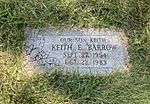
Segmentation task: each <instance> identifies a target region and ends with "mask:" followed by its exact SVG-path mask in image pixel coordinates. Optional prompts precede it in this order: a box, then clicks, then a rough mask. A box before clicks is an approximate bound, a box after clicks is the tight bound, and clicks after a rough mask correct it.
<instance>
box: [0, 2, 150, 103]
mask: <svg viewBox="0 0 150 104" xmlns="http://www.w3.org/2000/svg"><path fill="white" fill-rule="evenodd" d="M149 21H150V1H149V0H140V1H135V0H117V1H115V0H103V1H100V0H0V103H2V104H149V103H150V99H149V98H150V82H149V80H150V22H149ZM50 27H55V28H57V29H58V30H61V31H63V30H64V29H80V30H83V29H94V30H101V29H109V30H115V31H118V30H121V31H123V33H124V35H125V37H126V38H127V40H128V41H127V44H125V45H127V54H128V60H127V62H128V64H127V65H126V64H125V69H127V70H125V71H123V72H122V71H121V72H120V71H117V72H116V71H112V72H110V73H109V74H107V75H105V74H100V73H97V74H95V73H87V74H81V73H77V72H66V73H64V72H63V70H62V69H61V68H60V67H54V70H53V71H51V72H48V71H47V72H46V73H38V72H37V71H36V69H35V68H34V66H32V65H31V67H30V68H29V70H28V71H27V70H26V69H28V68H27V67H25V65H24V62H26V60H25V58H26V56H25V54H24V50H25V46H24V43H25V40H26V38H25V32H26V29H27V28H32V29H43V28H50ZM71 34H72V33H71ZM55 38H56V39H55ZM59 38H60V37H57V36H56V37H53V38H52V37H51V38H50V39H49V37H48V38H46V39H47V41H48V40H50V41H53V42H52V43H51V44H49V43H48V44H49V45H47V46H49V47H50V46H53V48H51V49H53V51H55V52H53V54H52V53H51V55H53V56H55V58H58V59H59V60H60V62H57V61H56V60H52V59H51V58H50V59H49V60H50V62H51V61H53V62H55V63H58V64H61V65H68V64H69V65H70V63H69V62H71V61H66V62H68V64H64V63H63V62H65V61H64V60H66V59H67V58H66V57H64V58H62V56H61V54H62V53H63V52H66V50H63V51H62V49H67V48H65V47H64V44H63V45H62V44H61V45H60V44H57V45H56V43H58V40H59ZM67 38H69V39H72V40H74V39H75V38H80V39H85V40H86V42H87V43H88V45H87V46H88V47H87V46H86V45H84V42H83V43H81V45H80V43H77V42H73V47H75V48H74V50H75V52H79V53H80V52H81V53H82V52H84V51H82V49H83V48H84V49H89V50H90V51H87V50H86V52H88V53H90V55H89V54H88V55H87V56H88V57H84V58H83V57H81V56H80V54H77V56H78V57H80V58H78V59H80V61H82V60H83V59H84V60H85V59H86V60H88V61H91V62H96V64H95V63H93V64H95V66H96V67H101V65H103V64H105V63H103V62H102V61H93V60H97V59H99V58H95V56H92V55H93V54H94V52H99V50H102V48H100V44H99V43H105V42H106V41H103V42H101V41H100V40H99V43H98V42H96V40H95V43H90V42H93V40H91V41H89V40H90V39H91V38H89V37H88V36H85V37H84V38H83V37H81V36H75V38H71V37H67ZM106 38H107V37H103V40H105V39H106ZM29 39H31V40H32V39H33V38H29ZM95 39H97V38H95ZM101 39H102V37H101ZM107 39H108V38H107ZM108 40H109V41H110V43H111V44H112V43H113V42H114V41H116V40H115V39H114V40H113V37H112V40H111V39H110V38H109V39H108ZM48 42H49V41H48ZM120 42H121V43H122V41H120ZM54 43H55V44H54ZM110 43H109V44H110ZM125 43H126V42H125ZM37 44H38V43H37ZM90 44H91V46H90ZM93 44H94V46H93ZM38 45H40V44H38ZM65 45H66V44H65ZM105 45H106V43H105ZM113 45H114V44H113ZM117 45H120V43H119V44H117ZM29 46H30V44H29ZM96 46H97V47H96ZM103 46H104V45H103ZM39 47H40V46H39ZM66 47H67V46H66ZM108 48H109V47H107V48H104V47H103V50H104V49H108ZM40 49H41V48H40ZM43 49H44V50H45V49H47V47H44V48H42V50H43ZM70 49H73V48H70ZM98 49H99V50H98ZM119 49H120V48H119ZM119 49H118V47H117V48H116V50H118V52H117V55H118V56H117V55H116V54H114V56H112V53H113V52H114V51H113V50H112V52H110V53H108V56H110V57H112V58H114V60H113V59H111V60H113V65H114V64H115V63H117V62H118V61H116V62H115V58H118V57H120V56H121V53H120V54H119V52H121V51H119ZM58 50H59V51H61V52H62V53H61V52H60V53H59V52H57V51H58ZM120 50H121V49H120ZM46 52H47V50H46ZM50 52H51V51H50ZM50 52H48V54H49V53H50ZM67 52H68V51H67ZM69 52H72V50H69ZM73 52H74V51H73ZM102 52H104V53H107V51H105V50H104V51H102ZM104 53H101V54H98V55H99V56H97V57H100V56H104ZM57 54H58V55H57ZM33 55H34V54H33ZM115 55H116V56H115ZM39 57H40V56H39ZM122 57H123V56H122ZM33 58H34V57H33ZM105 58H107V55H106V57H104V58H102V59H103V61H104V60H105ZM69 59H70V58H69ZM119 59H120V58H119ZM109 61H110V59H108V63H110V62H109ZM44 62H47V61H45V59H44ZM75 62H76V61H75ZM75 62H73V65H74V66H77V65H78V67H81V66H83V64H80V63H79V61H78V63H75ZM91 62H90V63H87V64H84V66H86V67H89V68H90V69H91V66H92V65H91ZM51 65H53V64H51ZM73 65H72V66H73ZM119 65H120V64H119ZM121 65H122V64H121ZM54 66H55V65H54ZM74 66H73V67H74ZM106 66H107V65H106ZM108 66H110V65H108ZM116 66H117V64H116ZM104 67H105V66H104ZM123 68H124V67H123ZM123 68H121V69H123ZM56 69H57V70H56Z"/></svg>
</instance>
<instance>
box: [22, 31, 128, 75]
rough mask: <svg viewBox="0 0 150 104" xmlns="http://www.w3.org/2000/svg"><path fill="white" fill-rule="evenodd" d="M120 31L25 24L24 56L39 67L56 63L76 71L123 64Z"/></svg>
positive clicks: (102, 70)
mask: <svg viewBox="0 0 150 104" xmlns="http://www.w3.org/2000/svg"><path fill="white" fill-rule="evenodd" d="M122 35H123V34H122V32H116V31H113V30H108V29H101V30H98V29H97V30H94V29H62V30H60V29H56V28H44V29H32V28H27V29H26V31H25V38H26V40H25V56H26V57H28V61H27V62H28V63H30V64H31V63H34V65H35V66H37V67H38V69H39V70H41V71H46V70H51V69H53V68H55V67H60V68H61V69H63V70H67V71H78V72H80V73H89V72H91V73H97V72H98V73H107V72H111V71H112V70H116V69H122V68H123V66H124V65H125V61H126V58H127V51H126V46H125V43H124V40H123V38H122V37H123V36H122Z"/></svg>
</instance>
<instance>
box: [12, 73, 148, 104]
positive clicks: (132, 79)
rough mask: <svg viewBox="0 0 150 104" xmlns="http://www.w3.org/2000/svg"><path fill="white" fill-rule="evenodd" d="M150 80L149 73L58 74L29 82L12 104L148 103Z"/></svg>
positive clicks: (42, 75)
mask: <svg viewBox="0 0 150 104" xmlns="http://www.w3.org/2000/svg"><path fill="white" fill-rule="evenodd" d="M149 79H150V77H149V76H148V73H147V74H146V73H144V74H143V75H142V76H140V75H134V74H132V73H128V74H125V73H124V74H123V73H113V74H110V75H106V76H101V75H97V76H95V75H79V74H77V73H66V74H64V73H63V72H60V71H59V72H58V71H57V72H54V73H45V74H41V75H37V76H36V77H35V78H33V79H32V80H29V81H28V82H27V83H26V84H25V85H24V86H23V87H22V88H21V90H20V91H19V92H17V94H16V96H14V97H13V101H14V102H15V103H16V104H20V103H21V104H27V103H28V104H35V103H37V104H42V103H45V102H46V101H47V104H49V103H48V102H52V101H53V102H57V103H56V104H63V103H64V104H66V102H68V103H67V104H127V103H136V104H148V103H149V102H150V100H149V99H148V96H149V95H150V93H149V92H148V91H149V90H150V85H149ZM48 93H51V94H50V95H49V94H48ZM141 95H142V96H141ZM50 104H51V103H50ZM52 104H55V103H52Z"/></svg>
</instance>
